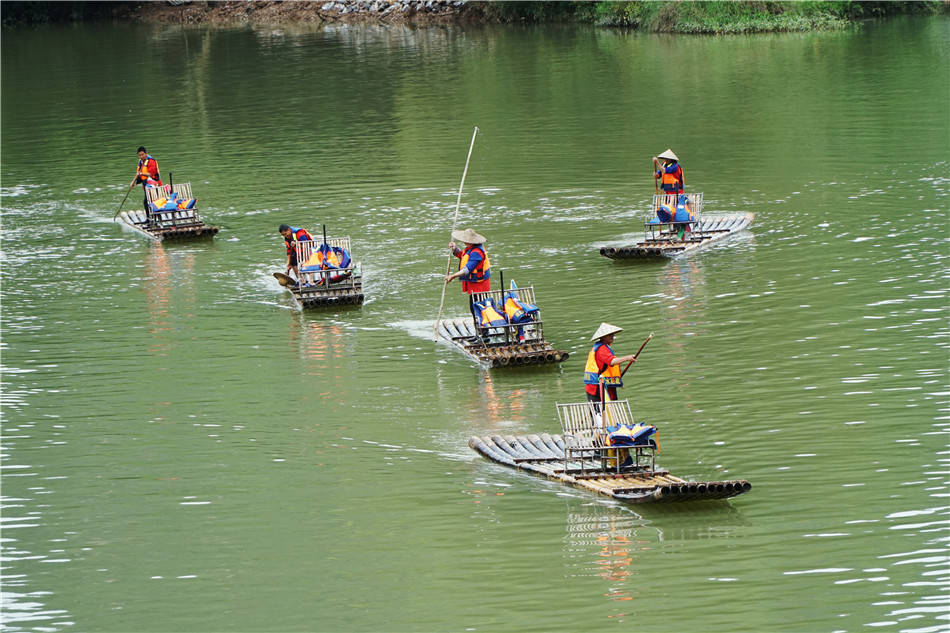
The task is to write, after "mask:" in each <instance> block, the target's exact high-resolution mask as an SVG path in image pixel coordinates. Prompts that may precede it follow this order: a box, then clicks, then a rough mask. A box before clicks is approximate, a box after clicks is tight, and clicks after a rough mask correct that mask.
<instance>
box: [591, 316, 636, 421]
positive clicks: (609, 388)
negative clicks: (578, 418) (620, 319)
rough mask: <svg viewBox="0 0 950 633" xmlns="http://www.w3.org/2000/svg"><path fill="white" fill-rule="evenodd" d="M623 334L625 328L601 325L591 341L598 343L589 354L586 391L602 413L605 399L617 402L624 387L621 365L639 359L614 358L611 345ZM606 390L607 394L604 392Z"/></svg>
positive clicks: (629, 357) (595, 406)
mask: <svg viewBox="0 0 950 633" xmlns="http://www.w3.org/2000/svg"><path fill="white" fill-rule="evenodd" d="M617 332H623V328H619V327H617V326H616V325H611V324H609V323H601V324H600V327H599V328H597V331H596V332H594V335H593V336H592V337H590V340H592V341H596V343H594V347H593V349H591V350H590V353H589V354H587V366H586V367H585V368H584V389H585V391H586V392H587V400H588V401H589V402H592V403H594V408H595V410H596V411H597V412H598V413H599V412H600V404H601V403H602V402H603V401H604V400H605V399H610V400H616V399H617V388H618V387H622V386H623V378H622V377H621V375H620V365H622V364H623V363H635V362H637V357H636V355H634V354H631V355H630V356H614V352H613V350H612V349H611V348H610V344H611V343H613V342H614V335H615V334H616V333H617ZM605 389H606V393H605V392H604V391H605Z"/></svg>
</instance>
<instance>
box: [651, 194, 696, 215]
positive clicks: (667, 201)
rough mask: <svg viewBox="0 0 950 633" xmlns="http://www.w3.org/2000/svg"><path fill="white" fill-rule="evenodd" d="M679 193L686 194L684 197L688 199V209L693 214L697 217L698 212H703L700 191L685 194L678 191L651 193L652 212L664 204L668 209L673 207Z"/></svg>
mask: <svg viewBox="0 0 950 633" xmlns="http://www.w3.org/2000/svg"><path fill="white" fill-rule="evenodd" d="M680 195H685V196H686V199H687V200H688V201H689V208H690V211H692V212H693V216H695V217H696V218H698V217H699V214H701V213H702V212H703V194H702V192H701V191H697V192H691V193H686V194H678V193H657V194H654V195H653V213H656V210H657V209H659V208H660V207H661V206H662V205H666V206H668V207H669V208H670V209H675V208H676V203H677V201H678V200H679V197H680Z"/></svg>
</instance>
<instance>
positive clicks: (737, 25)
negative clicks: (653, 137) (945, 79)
mask: <svg viewBox="0 0 950 633" xmlns="http://www.w3.org/2000/svg"><path fill="white" fill-rule="evenodd" d="M470 6H471V8H472V9H473V10H476V11H480V12H481V13H482V14H483V16H484V17H485V19H487V20H491V21H497V22H506V23H508V22H525V23H527V22H530V23H538V22H586V23H591V24H598V25H602V26H623V27H630V28H635V29H640V30H644V31H653V32H669V33H754V32H763V31H814V30H828V29H841V28H845V27H847V26H848V25H850V24H852V23H853V22H854V21H855V20H857V19H861V18H866V17H878V16H886V15H898V14H910V13H917V14H936V13H941V12H942V13H946V12H947V11H948V9H950V4H948V3H947V2H943V1H942V0H924V1H923V2H867V1H857V0H856V1H845V2H827V1H811V2H808V1H806V2H794V1H782V2H765V1H754V0H752V1H750V0H746V1H738V2H734V1H729V0H708V1H700V2H683V1H680V0H677V1H656V2H636V1H634V2H631V1H619V2H618V1H605V2H472V3H470Z"/></svg>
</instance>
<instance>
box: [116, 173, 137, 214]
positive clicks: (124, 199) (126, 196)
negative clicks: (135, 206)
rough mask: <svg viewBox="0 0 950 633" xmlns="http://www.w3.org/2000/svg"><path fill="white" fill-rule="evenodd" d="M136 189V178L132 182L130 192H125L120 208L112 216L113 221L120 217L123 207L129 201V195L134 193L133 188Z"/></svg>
mask: <svg viewBox="0 0 950 633" xmlns="http://www.w3.org/2000/svg"><path fill="white" fill-rule="evenodd" d="M133 187H135V178H133V179H132V182H130V183H129V190H128V191H126V192H125V197H124V198H122V202H120V203H119V208H118V209H116V210H115V213H113V214H112V219H113V220H114V219H116V218H117V217H118V216H119V211H121V210H122V205H123V204H125V201H126V200H128V199H129V194H130V193H132V188H133Z"/></svg>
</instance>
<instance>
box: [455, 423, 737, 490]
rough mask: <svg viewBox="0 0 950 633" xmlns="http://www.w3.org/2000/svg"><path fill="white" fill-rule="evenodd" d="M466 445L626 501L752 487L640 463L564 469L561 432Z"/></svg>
mask: <svg viewBox="0 0 950 633" xmlns="http://www.w3.org/2000/svg"><path fill="white" fill-rule="evenodd" d="M468 445H469V446H470V447H471V448H472V449H473V450H474V451H475V452H477V453H479V454H481V455H483V456H484V457H487V458H488V459H490V460H492V461H494V462H497V463H499V464H503V465H505V466H508V467H510V468H514V469H517V470H524V471H527V472H530V473H534V474H536V475H541V476H543V477H547V478H548V479H554V480H557V481H561V482H564V483H566V484H571V485H574V486H577V487H580V488H586V489H587V490H592V491H594V492H597V493H599V494H602V495H606V496H608V497H613V498H614V499H619V500H621V501H625V502H628V503H649V502H664V503H665V502H672V501H699V500H708V499H728V498H729V497H735V496H736V495H740V494H742V493H744V492H748V491H749V490H750V489H751V488H752V484H750V483H749V482H748V481H745V480H741V479H740V480H735V479H733V480H728V481H701V482H696V481H687V480H685V479H681V478H680V477H676V476H674V475H671V474H670V472H669V471H667V470H662V469H660V470H654V469H651V468H648V467H645V466H641V467H639V468H637V469H634V470H624V471H622V472H620V473H616V472H613V470H612V469H607V470H603V469H600V468H599V465H600V464H599V460H594V459H584V460H583V461H584V463H583V464H582V463H580V461H578V460H573V461H569V462H568V468H567V469H565V468H564V439H563V437H562V436H560V435H548V434H547V433H542V434H540V435H526V436H517V437H516V436H512V435H506V436H499V435H492V436H485V437H479V436H472V437H471V438H470V439H469V441H468Z"/></svg>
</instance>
